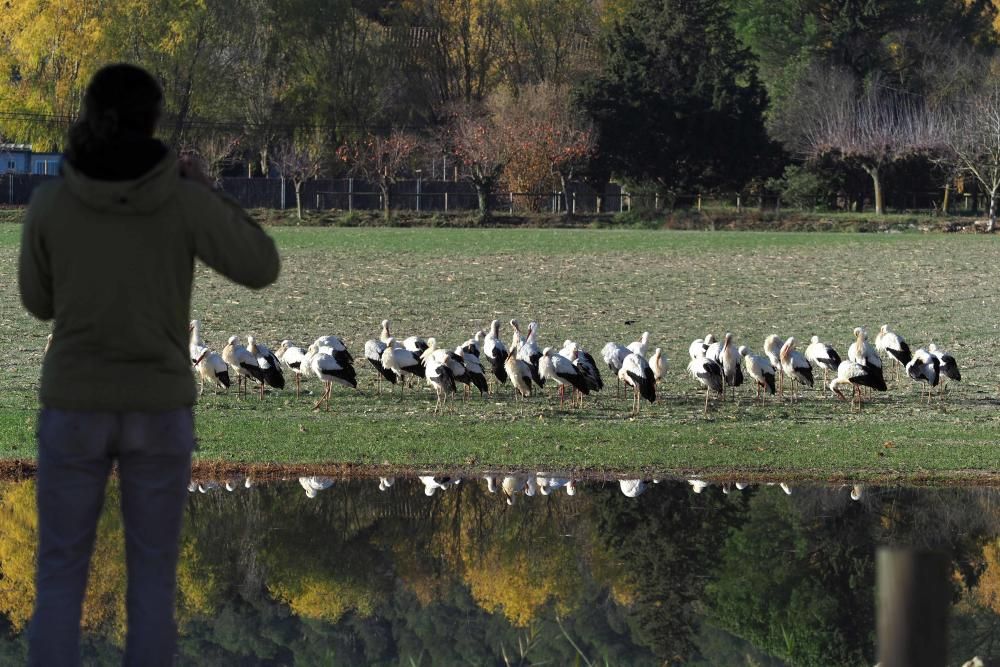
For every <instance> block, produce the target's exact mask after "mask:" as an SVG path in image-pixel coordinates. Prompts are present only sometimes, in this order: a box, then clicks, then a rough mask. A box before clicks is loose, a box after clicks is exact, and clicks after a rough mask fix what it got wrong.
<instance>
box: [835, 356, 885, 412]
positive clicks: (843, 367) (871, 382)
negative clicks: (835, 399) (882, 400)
mask: <svg viewBox="0 0 1000 667" xmlns="http://www.w3.org/2000/svg"><path fill="white" fill-rule="evenodd" d="M848 386H850V387H851V394H852V396H851V408H852V410H853V407H854V399H855V398H857V401H858V412H861V402H862V396H861V391H860V387H871V388H872V389H876V390H878V391H885V390H886V386H885V379H884V378H883V377H882V373H881V372H879V371H877V370H875V369H874V368H873V367H871V366H868V365H866V364H859V363H858V362H856V361H851V360H850V359H848V360H847V361H842V362H840V364H839V365H838V366H837V377H835V378H834V379H833V380H831V381H830V385H829V387H830V391H832V392H833V393H834V394H836V395H837V396H839V397H840V398H841V399H842V400H845V401H846V400H847V397H846V396H844V394H843V392H841V391H840V389H841V387H845V388H846V387H848Z"/></svg>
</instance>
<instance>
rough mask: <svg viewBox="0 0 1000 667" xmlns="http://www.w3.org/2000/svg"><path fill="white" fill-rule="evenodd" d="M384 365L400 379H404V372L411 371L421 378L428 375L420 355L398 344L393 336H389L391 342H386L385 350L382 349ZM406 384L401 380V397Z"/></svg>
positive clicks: (410, 372)
mask: <svg viewBox="0 0 1000 667" xmlns="http://www.w3.org/2000/svg"><path fill="white" fill-rule="evenodd" d="M382 366H383V367H385V368H386V369H388V370H390V371H392V372H393V373H394V374H395V375H396V377H397V378H399V379H402V377H403V373H409V374H411V375H415V376H417V377H419V378H424V377H426V375H427V374H426V372H425V371H424V366H423V364H421V363H420V357H419V356H417V355H416V354H414V353H413V352H411V351H410V350H407V349H404V348H403V347H401V346H399V345H397V344H396V339H395V338H392V337H390V338H389V342H388V343H386V344H385V350H383V351H382ZM404 386H405V384H404V383H403V382H399V394H400V397H402V395H403V387H404Z"/></svg>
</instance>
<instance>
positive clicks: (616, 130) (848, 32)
mask: <svg viewBox="0 0 1000 667" xmlns="http://www.w3.org/2000/svg"><path fill="white" fill-rule="evenodd" d="M998 25H1000V11H998V8H997V6H996V5H995V3H994V2H992V1H990V0H925V1H922V2H910V1H904V0H868V1H866V2H854V1H849V0H779V1H778V2H772V1H770V0H729V1H728V2H713V1H711V0H688V1H681V0H603V1H598V0H443V1H434V2H432V1H430V0H397V1H394V2H387V1H384V0H383V1H379V0H248V1H246V2H237V1H236V0H201V1H199V2H184V3H179V2H170V1H169V0H156V1H154V2H148V1H145V0H143V1H139V0H126V1H125V2H113V3H112V2H105V1H99V2H91V1H85V0H57V1H55V2H52V1H44V2H43V1H42V0H25V1H23V2H17V3H9V4H8V5H7V6H5V7H4V9H3V10H2V12H0V35H2V36H3V39H2V40H0V67H2V69H3V70H4V71H7V72H10V77H9V79H8V81H6V82H5V83H4V84H3V85H2V86H0V134H2V135H3V137H4V139H5V140H8V141H17V142H31V143H34V144H36V145H38V146H39V147H49V146H54V147H58V146H59V145H60V143H61V140H62V136H63V134H64V131H65V126H66V123H67V122H68V119H69V118H71V117H72V116H73V115H74V114H75V112H76V110H77V109H78V107H79V104H80V98H81V94H82V90H83V87H84V86H85V84H86V81H87V80H88V78H89V76H90V75H91V74H92V73H93V72H94V71H95V70H96V69H97V68H98V67H99V66H100V65H101V64H103V63H106V62H108V61H113V60H128V61H132V62H136V63H139V64H142V65H144V66H145V67H147V68H148V69H150V70H151V71H152V72H153V73H154V74H155V75H156V76H157V77H158V78H159V79H160V81H161V82H162V83H163V86H164V90H165V92H166V96H167V113H168V117H167V119H166V121H165V122H164V124H163V127H162V135H163V137H164V139H165V140H166V141H168V142H169V143H171V144H172V145H174V146H176V147H178V148H180V149H184V150H192V151H197V152H198V153H200V154H201V155H202V156H203V157H204V158H205V160H206V161H207V162H208V163H209V165H210V167H211V168H212V169H213V170H214V171H216V172H217V173H218V172H221V170H223V169H225V168H228V169H230V170H236V169H239V170H241V171H242V172H243V173H248V174H251V175H253V174H276V173H277V174H281V175H282V176H285V177H287V178H290V179H291V180H293V181H294V182H295V183H297V184H298V183H301V182H303V181H305V180H308V179H310V178H314V177H316V176H318V175H319V174H326V175H337V174H345V173H351V172H353V173H362V174H366V175H367V178H368V179H369V180H371V175H372V174H379V175H381V178H382V179H383V180H384V181H385V183H386V184H388V183H391V182H392V181H393V180H394V179H396V178H397V177H400V176H412V175H413V174H414V172H415V171H416V170H417V169H420V170H421V171H423V172H424V173H425V177H429V176H431V175H435V174H438V173H443V172H444V169H445V167H446V166H447V165H451V166H453V167H459V169H460V173H461V175H463V176H465V177H467V178H469V179H470V180H471V181H472V182H473V183H474V184H475V185H476V187H477V189H478V190H479V191H480V198H481V200H482V201H483V202H485V200H486V197H487V195H488V194H489V192H490V191H491V190H492V189H494V188H496V187H498V186H499V185H500V184H504V185H506V186H508V187H510V188H512V189H516V190H522V191H525V190H527V191H531V190H544V189H550V188H551V189H553V190H560V189H561V190H563V191H565V183H566V180H567V179H568V178H583V179H585V180H587V181H593V182H594V183H596V184H600V183H601V182H606V181H607V180H608V179H610V178H614V179H619V180H621V181H623V182H626V183H628V184H630V185H631V186H634V187H646V188H649V189H655V190H656V191H658V192H660V193H662V194H663V195H664V201H667V202H669V201H671V198H672V197H674V196H676V195H678V194H682V193H691V192H710V191H713V190H715V191H737V190H742V191H749V192H761V191H764V190H769V191H772V192H777V193H781V194H782V195H783V196H784V197H785V199H786V201H788V202H789V203H792V204H793V205H796V204H797V205H805V206H825V207H859V206H863V205H865V202H866V201H867V202H868V203H869V204H870V205H872V206H873V207H874V208H875V209H876V211H877V212H881V211H882V210H884V208H885V207H886V202H887V201H888V202H892V201H894V197H895V201H897V202H898V201H899V200H900V196H901V194H903V192H904V191H906V192H913V191H917V190H921V191H924V192H930V191H933V192H939V193H940V196H939V197H938V198H937V199H938V200H937V202H936V205H937V206H939V207H940V208H947V204H948V202H947V199H948V197H949V195H950V194H951V192H952V189H953V188H954V187H955V186H958V187H961V188H970V187H973V185H972V184H975V187H977V188H978V189H979V191H981V192H982V193H984V194H985V195H986V196H987V197H988V198H989V201H990V202H991V203H993V204H994V205H993V207H992V208H993V209H994V210H991V214H993V215H991V217H992V218H995V212H996V211H995V203H994V202H995V200H996V198H997V194H998V192H1000V168H998V167H997V166H996V165H997V163H1000V160H998V159H996V158H997V156H1000V146H997V145H996V144H997V143H998V141H1000V140H998V139H996V136H995V135H996V134H997V132H995V131H994V129H995V128H994V125H995V124H996V123H997V122H998V121H997V120H996V119H995V118H994V117H993V116H994V115H995V114H991V113H990V109H991V108H992V107H991V104H992V102H993V101H995V99H1000V93H998V92H997V91H998V90H1000V88H998V84H997V83H996V81H995V74H996V70H997V67H996V66H995V65H994V61H993V57H994V54H995V51H996V45H997V34H998V33H997V30H998ZM991 96H992V97H991ZM992 106H993V107H995V105H992ZM442 158H443V159H442ZM449 175H453V173H452V172H449ZM904 184H905V185H904ZM386 187H387V185H386ZM386 204H388V198H386ZM897 205H898V203H897ZM483 213H484V214H485V213H486V210H485V205H484V208H483ZM386 214H387V215H388V206H387V209H386Z"/></svg>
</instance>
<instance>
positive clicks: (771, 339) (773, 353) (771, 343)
mask: <svg viewBox="0 0 1000 667" xmlns="http://www.w3.org/2000/svg"><path fill="white" fill-rule="evenodd" d="M784 344H785V339H784V338H781V337H780V336H778V334H771V335H769V336H768V337H767V338H765V339H764V355H765V356H767V360H768V361H770V362H771V366H773V367H774V370H775V374H776V377H777V380H778V393H779V394H781V393H782V392H783V391H784V386H783V385H784V379H783V378H784V373H782V371H781V346H782V345H784Z"/></svg>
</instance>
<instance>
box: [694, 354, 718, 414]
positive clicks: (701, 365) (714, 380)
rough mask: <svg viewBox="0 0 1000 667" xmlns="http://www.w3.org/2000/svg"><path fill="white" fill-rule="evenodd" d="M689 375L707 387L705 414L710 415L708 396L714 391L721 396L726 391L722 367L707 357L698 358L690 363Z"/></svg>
mask: <svg viewBox="0 0 1000 667" xmlns="http://www.w3.org/2000/svg"><path fill="white" fill-rule="evenodd" d="M688 373H690V374H691V377H693V378H694V379H695V380H697V381H698V382H700V383H701V386H703V387H705V414H706V415H707V414H708V394H709V392H710V391H714V392H715V393H717V394H721V393H722V392H723V390H724V388H725V387H724V385H723V382H724V380H723V377H722V365H721V364H719V362H717V361H713V360H712V359H709V358H708V357H706V356H705V355H702V356H700V357H696V358H694V359H692V360H691V361H690V362H689V363H688Z"/></svg>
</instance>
